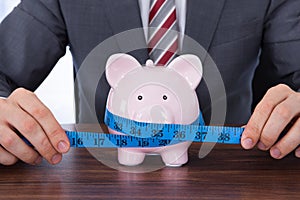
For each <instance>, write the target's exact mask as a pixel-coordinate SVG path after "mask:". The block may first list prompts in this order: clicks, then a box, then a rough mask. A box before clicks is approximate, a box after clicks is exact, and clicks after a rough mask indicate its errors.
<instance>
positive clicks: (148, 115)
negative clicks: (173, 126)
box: [133, 105, 174, 124]
mask: <svg viewBox="0 0 300 200" xmlns="http://www.w3.org/2000/svg"><path fill="white" fill-rule="evenodd" d="M133 119H134V120H136V121H143V122H152V123H166V124H169V123H174V115H173V113H172V112H171V111H170V110H169V109H167V108H165V107H163V106H161V105H153V106H150V107H146V108H144V109H141V110H137V111H136V112H135V113H134V116H133Z"/></svg>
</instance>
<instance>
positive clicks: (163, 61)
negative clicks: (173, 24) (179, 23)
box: [157, 38, 178, 66]
mask: <svg viewBox="0 0 300 200" xmlns="http://www.w3.org/2000/svg"><path fill="white" fill-rule="evenodd" d="M177 49H178V38H177V39H176V40H175V41H174V43H173V44H172V45H171V47H170V48H169V49H168V51H166V53H165V54H164V55H163V56H162V57H161V59H160V60H159V61H158V62H157V65H161V66H165V65H166V64H167V63H168V61H169V60H170V59H171V58H172V56H173V55H174V54H175V53H176V51H177Z"/></svg>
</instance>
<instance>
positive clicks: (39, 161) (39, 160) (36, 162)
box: [34, 156, 43, 165]
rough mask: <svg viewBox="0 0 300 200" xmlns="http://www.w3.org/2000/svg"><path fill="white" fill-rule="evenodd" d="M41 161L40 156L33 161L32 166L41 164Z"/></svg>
mask: <svg viewBox="0 0 300 200" xmlns="http://www.w3.org/2000/svg"><path fill="white" fill-rule="evenodd" d="M42 161H43V158H42V157H41V156H39V157H38V158H37V159H36V160H35V162H34V164H35V165H39V164H41V163H42Z"/></svg>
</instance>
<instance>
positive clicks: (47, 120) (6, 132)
mask: <svg viewBox="0 0 300 200" xmlns="http://www.w3.org/2000/svg"><path fill="white" fill-rule="evenodd" d="M17 132H19V133H20V134H21V135H22V136H24V137H25V138H26V139H27V140H28V141H29V142H30V143H31V144H32V145H33V147H30V146H28V145H27V144H26V143H25V142H24V141H23V140H22V139H21V138H20V137H19V135H18V134H17ZM0 145H1V146H0V164H4V165H12V164H14V163H16V162H17V161H18V159H20V160H22V161H24V162H26V163H29V164H32V165H36V164H39V163H41V161H42V158H45V159H46V160H47V161H48V162H49V163H51V164H57V163H59V162H60V161H61V159H62V153H66V152H67V151H68V150H69V148H70V143H69V140H68V138H67V136H66V134H65V132H64V130H63V129H62V127H61V126H60V125H59V123H58V122H57V121H56V119H55V118H54V116H53V114H52V113H51V112H50V110H49V109H48V108H47V107H46V106H45V105H44V104H43V103H42V102H41V101H40V100H39V99H38V98H37V97H36V95H35V94H34V93H32V92H30V91H28V90H25V89H17V90H15V91H14V92H13V93H12V94H11V95H10V96H9V97H8V98H7V99H0Z"/></svg>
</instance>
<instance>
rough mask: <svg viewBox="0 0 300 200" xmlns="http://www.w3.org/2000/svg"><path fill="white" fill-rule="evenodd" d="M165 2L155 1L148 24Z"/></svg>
mask: <svg viewBox="0 0 300 200" xmlns="http://www.w3.org/2000/svg"><path fill="white" fill-rule="evenodd" d="M165 1H166V0H157V1H156V3H155V5H154V6H153V8H152V10H150V13H149V23H150V22H151V21H152V19H153V18H154V16H155V15H156V14H157V11H158V10H159V9H160V7H161V6H162V5H163V4H164V3H165Z"/></svg>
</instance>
